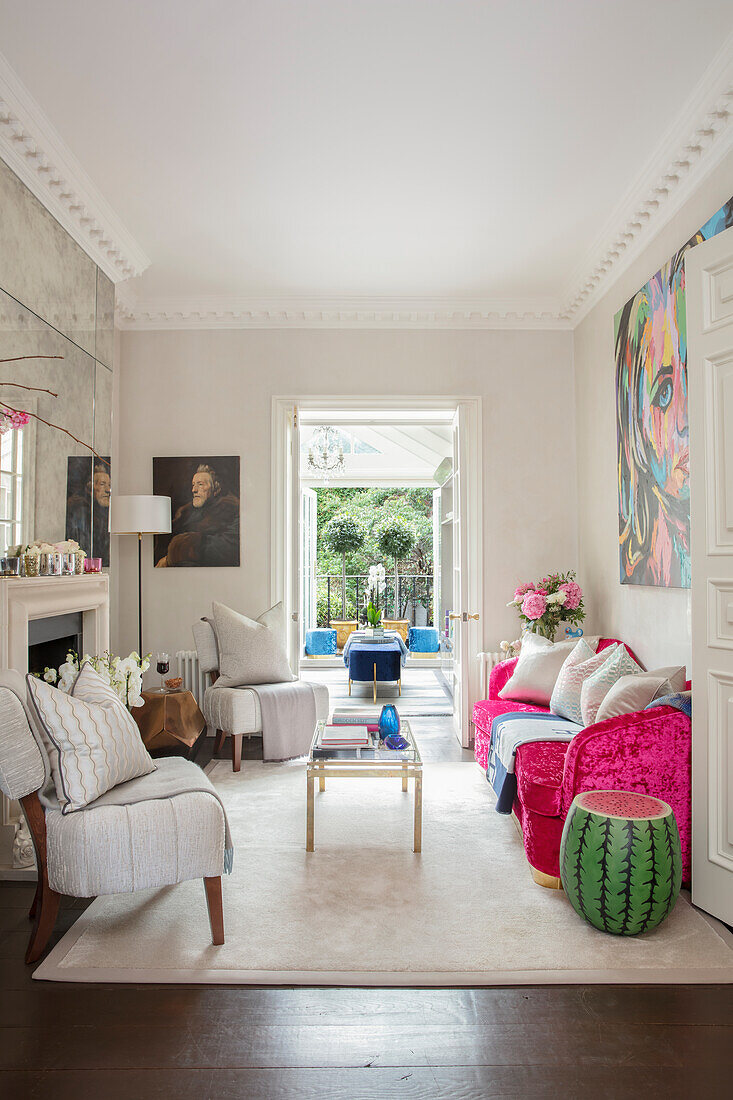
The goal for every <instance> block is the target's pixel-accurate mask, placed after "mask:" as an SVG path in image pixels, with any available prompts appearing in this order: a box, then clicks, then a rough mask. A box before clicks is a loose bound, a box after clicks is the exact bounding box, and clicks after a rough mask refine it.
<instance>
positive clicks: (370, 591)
mask: <svg viewBox="0 0 733 1100" xmlns="http://www.w3.org/2000/svg"><path fill="white" fill-rule="evenodd" d="M386 576H387V574H386V571H385V568H384V566H383V565H370V566H369V576H368V577H367V591H366V604H367V607H366V617H367V622H368V623H369V625H370V626H371V627H375V626H379V623H380V622H381V619H382V612H381V610H380V607H379V601H380V597H381V596H382V593H383V592H384V586H385V580H386Z"/></svg>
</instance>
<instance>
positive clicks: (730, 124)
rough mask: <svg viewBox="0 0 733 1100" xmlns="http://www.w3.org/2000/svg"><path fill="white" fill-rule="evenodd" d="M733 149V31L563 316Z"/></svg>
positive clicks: (624, 201)
mask: <svg viewBox="0 0 733 1100" xmlns="http://www.w3.org/2000/svg"><path fill="white" fill-rule="evenodd" d="M731 148H733V34H731V35H729V37H728V38H727V39H726V41H725V43H724V45H723V47H722V48H721V49H720V50H719V52H718V54H717V55H716V57H715V58H714V60H713V62H712V63H711V65H710V66H709V67H708V69H707V70H706V72H705V75H704V76H703V78H702V80H701V81H700V82H699V83H698V84H697V86H696V88H695V90H694V92H693V93H692V95H691V96H690V98H689V99H688V101H687V103H686V104H685V106H684V108H683V109H682V111H681V112H680V114H679V115H678V116H677V118H676V119H675V120H674V122H673V124H672V125H671V126H670V127H669V129H668V130H667V132H666V133H665V134H664V135H663V136H662V138H661V140H660V141H659V143H658V144H657V146H656V148H655V149H654V151H653V153H652V154H651V156H650V157H649V159H648V161H647V163H646V165H645V166H644V168H643V169H642V171H641V173H640V174H639V176H638V177H637V178H636V180H635V181H634V182H633V184H632V185H631V187H630V188H629V189H628V191H627V192H626V194H625V195H624V196H623V197H622V198H621V200H620V201H619V203H618V204H617V205H616V207H615V209H614V210H613V212H612V213H611V215H610V217H609V218H608V220H607V222H606V224H605V225H604V227H603V229H602V230H601V232H600V233H599V235H598V237H597V238H596V240H595V242H594V244H593V246H592V247H591V248H590V250H589V251H588V253H587V254H586V256H585V258H584V260H583V261H582V263H581V264H580V265H579V268H578V269H577V270H576V272H575V274H574V276H573V278H572V279H571V280H570V282H569V285H568V289H567V291H566V293H565V294H563V296H562V297H563V301H565V303H566V305H565V307H564V309H563V311H562V316H563V317H564V318H566V319H567V320H569V321H571V323H572V327H573V328H574V327H575V326H576V325H578V324H579V323H580V322H581V321H582V319H583V318H584V317H585V315H586V314H587V313H588V312H589V311H590V310H591V309H592V307H593V306H594V305H595V304H596V302H597V301H598V300H599V299H600V298H601V297H602V296H603V294H605V292H606V291H607V290H608V289H609V287H610V285H611V283H612V282H613V281H614V280H616V279H617V278H619V276H620V275H622V274H623V272H624V271H625V270H626V269H627V268H628V267H630V265H631V264H632V263H633V261H634V260H635V259H636V258H637V257H638V256H639V255H640V254H641V252H642V251H643V249H644V248H645V247H646V245H647V244H649V242H650V241H651V239H652V237H654V236H655V235H656V234H657V233H658V232H659V231H660V229H662V228H663V227H664V226H665V225H666V224H667V222H669V221H670V220H671V219H672V218H673V217H674V215H675V214H676V213H677V211H678V210H679V209H680V207H681V206H682V205H683V203H684V202H685V201H686V200H687V199H688V198H689V197H690V196H691V195H692V194H693V192H694V191H695V189H696V188H697V187H699V186H700V184H701V183H702V182H703V180H704V179H705V178H706V177H707V176H708V175H710V173H711V172H712V171H713V169H714V168H715V167H716V166H717V165H718V164H719V163H720V161H721V160H722V159H723V157H724V156H725V155H726V154H727V153H728V152H729V151H730V150H731ZM710 213H711V214H713V213H714V211H713V210H711V211H710ZM683 243H684V242H683V241H680V244H683ZM650 274H651V272H650Z"/></svg>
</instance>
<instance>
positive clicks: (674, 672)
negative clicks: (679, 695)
mask: <svg viewBox="0 0 733 1100" xmlns="http://www.w3.org/2000/svg"><path fill="white" fill-rule="evenodd" d="M685 677H686V673H685V668H684V666H683V665H682V666H678V665H670V666H668V667H666V668H657V669H653V670H652V671H651V672H641V673H637V674H636V675H635V676H622V677H621V679H620V680H617V681H616V683H615V684H614V685H613V687H612V688H611V690H610V691H609V693H608V695H606V697H605V699H604V700H603V702H602V703H601V705H600V707H599V708H598V713H597V714H596V719H595V720H596V722H605V720H606V719H607V718H618V717H619V715H621V714H634V713H635V712H636V711H637V710H644V708H645V707H647V706H648V705H649V703H651V702H653V701H654V700H655V699H661V697H662V696H663V695H670V694H671V693H672V692H675V691H684V689H685Z"/></svg>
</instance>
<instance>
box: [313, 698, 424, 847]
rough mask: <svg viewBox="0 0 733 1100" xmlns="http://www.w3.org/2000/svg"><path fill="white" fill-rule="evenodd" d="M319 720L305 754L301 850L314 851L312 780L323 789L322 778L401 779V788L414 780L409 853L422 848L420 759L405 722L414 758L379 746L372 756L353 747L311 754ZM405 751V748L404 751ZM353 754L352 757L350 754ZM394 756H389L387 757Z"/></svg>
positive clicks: (405, 730) (404, 788)
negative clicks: (333, 753) (326, 754)
mask: <svg viewBox="0 0 733 1100" xmlns="http://www.w3.org/2000/svg"><path fill="white" fill-rule="evenodd" d="M322 725H323V722H319V723H318V724H317V726H316V730H315V733H314V735H313V741H312V742H311V748H310V752H309V754H308V763H307V766H306V788H307V789H306V827H305V850H306V852H313V851H315V793H316V780H318V790H319V792H321V793H322V792H323V791H325V790H326V779H327V778H330V779H401V780H402V790H403V791H407V784H408V781H409V780H410V779H414V781H415V820H414V831H413V843H412V850H413V852H421V851H422V760H421V759H420V750H419V749H418V747H417V742H416V741H415V738H414V736H413V734H412V731H411V730H410V726H409V723H408V722H406V721H404V720H403V723H402V727H403V728H402V733H403V735H405V736H406V737H407V740H408V741H409V742H410V746H411V748H412V750H413V752H414V754H415V755H414V759H408V760H403V759H400V756H399V751H400V750H399V749H394V750H390V749H384V748H381V749H379V755H378V756H376V757H375V756H374V755H373V751H374V750H371V749H369V750H361V751H367V752H369V753H370V755H369V756H360V755H357V751H358V750H357V749H340V750H338V751H339V753H340V756H338V757H336V756H334V757H315V758H314V756H313V750H314V749H315V748H317V744H318V735H319V733H320V729H321V726H322ZM405 751H407V750H405ZM352 754H353V756H352ZM392 755H393V756H394V759H390V758H389V757H390V756H392Z"/></svg>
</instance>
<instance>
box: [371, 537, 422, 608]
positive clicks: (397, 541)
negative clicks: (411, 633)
mask: <svg viewBox="0 0 733 1100" xmlns="http://www.w3.org/2000/svg"><path fill="white" fill-rule="evenodd" d="M377 538H378V545H379V549H380V551H381V552H382V553H383V554H384V556H385V557H386V558H394V615H395V618H396V619H398V618H399V615H400V595H399V587H400V579H399V573H398V567H399V566H398V563H399V560H400V558H406V557H407V555H408V554H409V553H410V551H411V550H412V548H413V546H414V545H415V532H414V531H413V530H412V528H411V527H408V525H407V524H406V523H405V522H404V521H403V520H400V519H391V520H389V521H388V522H387V523H385V524H384V526H383V527H381V528H380V530H379V534H378V536H377Z"/></svg>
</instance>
